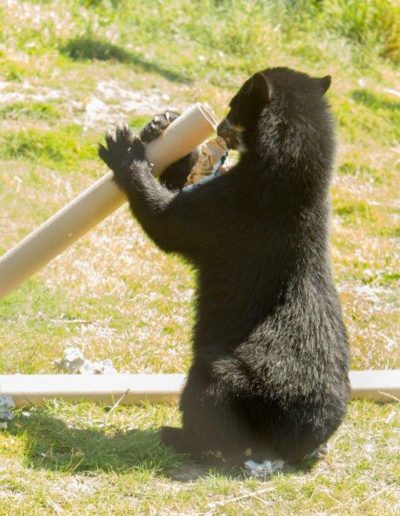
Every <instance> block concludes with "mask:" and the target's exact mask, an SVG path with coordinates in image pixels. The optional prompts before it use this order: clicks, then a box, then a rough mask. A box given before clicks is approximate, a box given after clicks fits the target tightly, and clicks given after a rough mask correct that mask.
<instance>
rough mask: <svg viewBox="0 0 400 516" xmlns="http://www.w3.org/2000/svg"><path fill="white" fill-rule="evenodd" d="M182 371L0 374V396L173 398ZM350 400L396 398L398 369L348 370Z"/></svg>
mask: <svg viewBox="0 0 400 516" xmlns="http://www.w3.org/2000/svg"><path fill="white" fill-rule="evenodd" d="M185 380H186V377H185V375H183V374H109V375H108V374H104V375H89V374H88V375H80V374H71V375H66V374H37V375H35V374H33V375H29V374H27V375H25V374H21V375H20V374H13V375H0V395H7V396H11V397H12V399H13V402H14V403H15V405H16V406H17V407H24V406H27V405H28V406H29V405H40V404H43V403H45V402H46V401H48V400H49V399H54V398H59V399H63V400H65V401H70V402H72V401H79V400H89V401H95V402H103V403H111V404H113V403H115V402H116V401H118V400H120V402H121V403H123V404H130V403H139V402H142V401H151V402H154V403H159V402H170V401H174V400H176V399H177V398H178V397H179V395H180V394H181V392H182V389H183V386H184V384H185ZM350 382H351V389H352V398H353V399H369V400H374V401H397V402H398V401H399V400H400V369H392V370H381V371H351V372H350Z"/></svg>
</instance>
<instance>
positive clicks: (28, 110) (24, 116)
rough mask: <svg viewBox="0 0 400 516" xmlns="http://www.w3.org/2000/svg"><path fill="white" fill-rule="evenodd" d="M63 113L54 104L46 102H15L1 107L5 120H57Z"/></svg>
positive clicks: (1, 114) (0, 112) (1, 117)
mask: <svg viewBox="0 0 400 516" xmlns="http://www.w3.org/2000/svg"><path fill="white" fill-rule="evenodd" d="M61 116H62V114H61V112H60V111H59V109H57V108H56V107H55V106H54V105H52V104H48V103H46V102H13V103H10V104H6V105H4V106H1V107H0V119H3V120H45V121H47V122H55V121H57V120H59V119H60V118H61Z"/></svg>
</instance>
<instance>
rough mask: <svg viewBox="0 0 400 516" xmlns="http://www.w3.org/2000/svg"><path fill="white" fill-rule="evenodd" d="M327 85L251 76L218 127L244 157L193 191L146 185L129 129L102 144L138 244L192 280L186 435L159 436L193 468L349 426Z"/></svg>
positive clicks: (288, 455) (297, 446)
mask: <svg viewBox="0 0 400 516" xmlns="http://www.w3.org/2000/svg"><path fill="white" fill-rule="evenodd" d="M329 84H330V78H329V77H324V78H322V79H316V78H311V77H309V76H308V75H305V74H303V73H299V72H295V71H293V70H289V69H287V68H272V69H267V70H264V71H262V72H259V73H257V74H255V75H254V76H253V77H252V78H250V79H249V80H248V81H246V83H245V84H244V85H243V87H242V88H241V89H240V90H239V92H238V94H237V95H236V96H235V97H234V98H233V99H232V101H231V104H230V105H231V110H230V112H229V113H228V116H227V120H226V121H225V122H223V123H221V124H220V126H219V132H220V133H221V134H223V135H224V136H225V137H226V138H227V140H228V141H229V140H230V142H231V146H232V147H235V146H236V147H237V148H239V149H242V153H241V156H240V160H239V163H238V164H237V165H236V166H234V167H233V168H232V169H231V170H230V172H229V173H228V174H225V175H221V176H217V177H216V178H215V179H213V180H212V181H209V182H206V183H204V184H202V185H199V186H197V187H195V188H193V189H191V190H188V191H186V190H181V191H171V190H170V189H167V188H166V187H165V186H163V185H162V184H160V182H159V181H157V180H155V179H154V178H153V176H152V175H151V168H150V165H149V164H148V162H147V161H146V159H145V156H144V149H143V146H142V144H141V142H140V141H139V140H137V139H135V140H133V138H132V135H131V133H130V131H129V130H128V129H126V128H122V129H121V128H120V129H118V130H117V134H116V139H115V140H114V139H113V138H111V136H108V137H107V148H105V147H102V146H101V147H100V151H99V152H100V156H101V158H102V159H103V160H104V161H105V162H106V163H107V164H108V165H109V166H110V167H111V168H112V169H113V170H114V173H115V181H116V182H117V184H118V185H119V186H120V187H121V188H122V189H123V190H124V191H125V192H126V194H127V196H128V198H129V201H130V205H131V209H132V212H133V214H134V216H135V217H136V218H137V219H138V221H139V222H140V224H141V225H142V226H143V228H144V230H145V231H146V232H147V234H148V235H149V236H150V237H151V238H152V239H153V240H154V242H155V243H156V244H157V245H158V246H159V247H160V248H161V249H163V250H164V251H166V252H176V253H180V254H182V255H184V256H185V257H186V258H187V259H189V260H190V261H191V262H192V264H193V265H194V267H195V269H196V270H197V281H198V288H197V293H196V314H197V317H196V324H195V328H194V335H193V354H194V356H193V364H192V366H191V369H190V371H189V375H188V380H187V384H186V387H185V389H184V392H183V395H182V398H181V405H180V406H181V410H182V414H183V429H177V428H165V429H164V430H163V432H162V438H163V440H164V442H166V443H167V444H170V445H172V446H174V448H175V449H176V450H178V451H180V452H189V453H191V454H192V456H194V457H195V458H198V459H203V460H212V458H215V457H216V459H218V457H220V452H221V453H222V456H223V459H222V460H225V461H226V462H227V463H228V464H234V463H241V462H242V461H243V460H244V459H245V458H246V457H247V456H248V455H249V453H250V452H249V449H251V454H252V457H253V458H254V459H255V460H257V459H266V458H281V459H284V460H289V461H296V460H301V459H303V458H304V457H306V456H307V455H308V454H309V453H311V452H313V451H314V450H315V449H317V448H318V447H319V446H320V445H322V444H323V443H325V442H326V441H327V439H328V438H329V437H330V436H331V434H332V433H333V432H334V431H335V430H336V429H337V428H338V426H339V424H340V423H341V421H342V419H343V417H344V415H345V412H346V404H347V401H348V398H349V382H348V342H347V336H346V330H345V327H344V325H343V322H342V315H341V308H340V303H339V300H338V296H337V293H336V289H335V286H334V283H333V280H332V273H331V267H330V258H329V250H328V219H329V211H330V207H329V185H330V180H331V172H332V162H333V154H334V147H335V145H334V134H333V124H332V120H331V115H330V112H329V108H328V105H327V103H326V101H325V99H324V97H323V94H324V93H325V91H326V90H327V89H328V87H329ZM227 122H229V123H227ZM227 128H228V129H227ZM229 128H230V129H231V132H232V131H233V132H235V131H236V136H235V135H234V134H233V133H232V134H229ZM232 128H233V129H232ZM189 161H190V159H188V158H187V159H186V162H187V163H189ZM181 165H182V162H181V164H180V165H179V166H181ZM172 172H173V167H171V169H170V171H169V177H170V178H173V173H172ZM189 172H190V169H189V168H188V169H187V170H186V171H185V174H186V175H187V174H188V173H189ZM172 182H173V181H172ZM178 183H179V184H178V185H174V184H171V183H169V186H170V187H171V186H172V187H174V186H182V177H180V179H179V181H178Z"/></svg>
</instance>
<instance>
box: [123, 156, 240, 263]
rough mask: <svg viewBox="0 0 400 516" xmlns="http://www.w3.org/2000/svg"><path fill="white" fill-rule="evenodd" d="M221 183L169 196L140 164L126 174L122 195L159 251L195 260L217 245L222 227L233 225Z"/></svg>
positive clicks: (196, 187) (216, 179)
mask: <svg viewBox="0 0 400 516" xmlns="http://www.w3.org/2000/svg"><path fill="white" fill-rule="evenodd" d="M224 179H225V178H223V177H218V178H215V179H213V180H212V181H209V182H207V183H205V184H201V185H196V186H195V187H194V188H191V189H189V190H181V191H180V192H172V191H170V190H168V189H167V188H166V187H164V186H163V185H162V184H161V183H160V182H159V181H157V180H156V179H155V178H154V177H153V175H152V174H151V169H150V167H149V165H148V164H147V163H145V162H141V163H140V165H136V166H135V170H134V171H132V173H131V174H129V180H128V181H127V183H125V187H124V191H125V193H126V194H127V196H128V199H129V203H130V208H131V211H132V213H133V215H134V216H135V218H136V219H137V220H138V222H139V223H140V224H141V226H142V227H143V229H144V231H145V232H146V233H147V234H148V236H149V237H150V238H151V239H152V240H153V241H154V242H155V243H156V244H157V246H158V247H160V248H161V249H162V250H163V251H165V252H176V253H180V254H183V255H186V256H187V257H189V258H195V257H198V256H199V255H200V254H203V253H207V252H208V251H210V250H211V249H212V248H213V247H214V246H215V245H218V242H219V244H220V243H221V242H220V239H221V238H223V237H224V234H223V233H224V231H223V230H222V228H223V226H228V225H229V224H230V221H231V222H232V225H233V218H234V209H233V206H232V199H229V198H228V191H229V188H227V189H224V184H223V183H224V182H225V181H224ZM221 230H222V231H221ZM225 236H226V235H225Z"/></svg>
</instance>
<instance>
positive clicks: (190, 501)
mask: <svg viewBox="0 0 400 516" xmlns="http://www.w3.org/2000/svg"><path fill="white" fill-rule="evenodd" d="M399 19H400V16H399V4H398V2H394V1H392V2H390V1H388V0H387V1H386V0H385V1H379V2H378V1H377V0H376V1H375V0H368V1H364V2H361V0H351V1H346V2H345V1H344V0H343V1H342V0H329V1H324V2H322V3H321V2H301V1H297V2H272V1H271V2H262V1H261V0H260V1H258V0H252V1H250V0H248V1H244V0H239V1H235V2H233V1H228V0H226V1H217V0H215V1H211V0H206V1H202V2H199V1H195V0H192V1H190V2H184V1H183V0H174V1H168V2H161V1H160V2H158V1H157V2H154V3H152V2H139V1H136V0H130V1H128V0H121V1H111V0H110V1H107V0H104V1H101V0H97V1H96V0H92V1H90V0H86V1H83V0H82V1H78V0H67V1H65V2H60V1H58V0H57V1H54V2H51V9H49V2H46V1H44V0H43V1H36V2H33V1H32V2H26V1H25V2H13V3H12V8H6V7H4V6H0V42H1V43H0V85H1V88H0V120H1V126H0V167H1V168H0V202H1V207H2V209H1V210H0V252H5V251H6V250H7V249H8V248H9V247H11V246H12V245H13V244H15V243H17V242H18V241H19V240H20V239H21V238H22V237H23V236H24V235H26V234H27V233H29V231H31V230H32V229H33V228H34V227H36V226H37V225H38V224H40V223H41V222H42V221H44V220H45V219H46V218H47V217H49V216H50V215H51V214H52V213H54V212H55V211H56V210H57V209H59V208H60V207H62V206H63V205H65V204H66V202H68V201H69V200H71V199H72V198H73V197H74V196H75V195H77V194H78V193H79V192H80V191H82V190H83V189H84V188H86V187H87V186H89V185H90V184H92V183H93V181H94V179H95V178H97V177H99V176H101V175H102V174H103V173H104V172H105V168H104V166H103V165H102V164H101V163H100V162H99V161H98V159H97V158H96V144H97V142H98V141H100V140H101V139H102V138H103V134H104V131H105V129H106V128H107V127H108V126H109V125H113V124H114V123H115V122H116V121H118V120H120V119H125V120H128V121H129V123H130V124H131V125H132V126H133V127H134V128H135V129H136V130H138V129H139V128H140V127H141V126H142V125H143V124H144V123H145V122H146V121H147V120H148V119H149V117H150V116H151V115H152V114H153V113H154V111H158V110H160V109H162V108H163V107H164V106H173V107H175V108H176V109H183V107H184V106H187V105H188V104H190V103H192V102H193V101H194V100H196V101H202V102H207V103H208V104H209V105H210V106H211V107H212V108H213V109H214V110H215V111H216V113H217V115H218V116H222V115H223V113H224V112H225V110H226V106H227V102H228V100H229V98H230V97H231V96H232V94H233V92H234V91H235V90H236V88H237V87H238V85H239V84H240V83H241V82H242V81H243V80H244V79H245V78H246V76H247V75H248V74H249V73H251V72H253V71H254V70H257V69H260V68H263V67H265V66H266V65H271V66H273V65H282V64H283V65H288V66H292V67H294V68H298V69H302V70H305V71H308V72H310V73H312V74H314V75H319V76H322V75H325V74H326V73H330V74H332V76H333V84H332V88H331V91H330V92H329V93H328V95H329V100H330V102H331V104H332V109H333V112H334V115H335V118H336V121H337V133H338V155H337V170H338V173H337V175H336V177H335V181H334V185H333V189H332V198H333V218H332V260H333V265H334V274H335V279H336V282H337V285H338V288H339V292H340V296H341V299H342V303H343V310H344V316H345V320H346V324H347V327H348V330H349V334H350V339H351V345H352V367H353V368H354V369H371V368H399V367H400V348H399V346H398V340H399V327H400V305H399V299H400V276H399V270H400V267H399V265H400V253H399V238H400V205H399V201H398V192H399V191H400V179H399V178H400V175H399V147H398V141H399V139H400V133H399V128H400V118H399V116H400V102H399V97H398V96H396V95H395V92H396V91H397V92H399V89H400V84H399V80H398V70H399V36H398V34H399V33H398V31H399V24H398V20H399ZM133 94H135V95H137V96H136V97H135V96H132V95H133ZM194 282H195V279H194V277H193V273H192V271H191V270H190V268H189V266H188V265H187V264H185V263H184V262H182V261H181V260H180V259H179V258H177V257H175V256H165V255H163V254H162V253H161V252H160V251H159V250H157V249H156V248H155V246H154V245H153V244H152V243H151V242H150V241H149V240H148V238H147V237H146V236H145V235H144V234H143V232H142V231H141V230H140V228H139V226H138V224H137V223H136V222H135V221H134V220H133V219H132V218H131V217H130V215H129V212H128V210H127V208H126V207H124V208H121V209H120V210H118V211H117V212H116V213H114V214H113V215H112V216H110V217H109V218H108V219H107V220H106V221H104V222H103V223H102V224H100V225H99V226H98V227H97V228H95V229H94V230H93V231H92V232H91V233H89V234H88V235H86V236H85V237H84V238H82V239H81V240H80V241H79V242H77V244H76V245H75V246H73V247H72V248H70V249H68V250H67V251H66V252H64V253H63V254H62V255H61V256H59V257H58V258H57V259H55V260H54V261H53V262H52V263H50V264H49V265H48V266H47V267H45V268H44V269H43V270H42V271H41V272H40V273H38V274H37V275H35V276H34V277H33V278H31V279H30V280H29V281H28V282H26V283H25V284H24V285H22V286H21V287H20V288H18V289H17V290H15V291H14V292H13V293H12V294H11V295H10V296H8V297H7V298H5V299H3V300H1V301H0V350H1V353H0V371H1V372H2V373H18V372H19V373H45V372H46V373H49V372H55V367H54V365H53V361H54V360H55V359H57V358H60V356H61V355H62V353H63V349H64V348H65V347H66V346H69V345H74V346H78V347H80V348H81V349H83V351H84V353H85V355H86V356H88V357H89V358H91V359H98V360H101V359H105V358H111V359H112V360H113V363H114V365H115V367H116V368H117V369H118V370H119V371H121V372H161V371H162V372H185V371H187V369H188V367H189V364H190V358H191V357H190V354H191V350H190V327H191V325H192V323H193V305H192V297H193V290H194ZM178 423H179V413H178V409H177V406H176V405H172V406H168V405H146V404H144V405H141V406H137V407H122V406H119V407H116V408H113V409H112V410H110V408H109V407H104V406H100V405H98V406H97V405H90V404H87V403H79V404H76V405H68V404H64V403H62V402H54V403H49V404H48V405H46V406H45V407H43V408H31V409H29V410H24V411H16V413H15V419H14V421H13V422H12V424H11V425H10V427H9V429H8V431H5V432H2V433H1V434H0V457H1V461H0V463H1V466H0V515H2V514H40V515H41V514H53V513H57V514H61V513H65V514H78V513H84V514H107V515H108V514H123V513H126V512H132V513H134V514H160V513H162V514H171V513H173V514H199V513H208V514H239V513H240V514H242V513H243V514H266V513H267V514H268V513H272V514H283V513H287V514H314V513H319V514H343V515H347V514H357V515H358V514H371V515H372V514H377V513H379V512H381V513H382V514H396V513H398V512H399V510H400V483H399V478H400V463H399V457H400V453H399V437H400V436H399V426H400V405H399V403H398V402H393V403H389V404H386V405H380V404H374V403H370V402H352V403H351V405H350V407H349V414H348V417H347V418H346V421H345V423H344V424H343V426H342V427H341V428H340V430H339V431H338V432H337V434H335V436H334V437H333V439H332V440H331V443H330V449H329V454H328V456H327V458H326V459H325V460H323V461H321V462H320V463H318V464H316V465H315V466H313V467H312V468H310V469H309V470H298V471H292V472H287V473H284V474H279V475H276V476H275V477H273V479H272V480H271V481H270V482H267V483H261V482H259V481H256V480H252V479H246V478H242V477H239V478H236V477H233V478H232V477H229V476H226V475H223V474H222V473H221V472H217V471H203V470H201V469H199V468H197V467H196V466H195V465H193V464H191V463H190V462H189V461H188V460H187V459H186V458H185V457H179V456H176V455H174V454H172V453H171V452H170V451H168V450H166V449H165V448H163V447H162V446H161V445H160V443H159V440H158V437H157V429H158V428H159V427H160V426H161V425H163V424H178ZM199 474H200V477H199V478H197V479H196V480H195V481H194V479H195V478H196V477H197V476H198V475H199ZM190 479H192V480H191V481H188V480H190ZM184 480H185V481H184Z"/></svg>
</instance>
